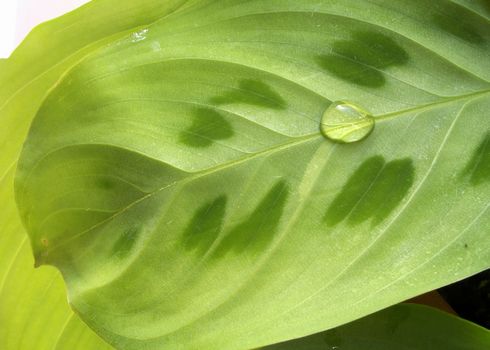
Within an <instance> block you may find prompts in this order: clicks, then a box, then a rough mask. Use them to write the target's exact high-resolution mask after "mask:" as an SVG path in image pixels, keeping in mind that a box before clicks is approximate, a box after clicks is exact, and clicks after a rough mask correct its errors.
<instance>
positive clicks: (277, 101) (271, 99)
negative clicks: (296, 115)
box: [210, 79, 286, 109]
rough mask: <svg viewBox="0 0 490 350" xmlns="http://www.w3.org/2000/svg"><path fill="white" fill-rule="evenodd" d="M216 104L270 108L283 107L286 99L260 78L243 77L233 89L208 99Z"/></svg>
mask: <svg viewBox="0 0 490 350" xmlns="http://www.w3.org/2000/svg"><path fill="white" fill-rule="evenodd" d="M210 102H211V103H214V104H217V105H229V104H234V103H244V104H249V105H254V106H259V107H265V108H272V109H285V108H286V101H284V99H283V98H282V97H281V96H280V95H279V94H278V93H277V92H276V91H274V89H273V88H272V87H271V86H269V85H268V84H266V83H264V82H262V81H260V80H252V79H244V80H242V81H240V83H239V87H238V89H234V90H231V91H228V92H226V93H224V94H223V95H221V96H216V97H213V98H211V99H210Z"/></svg>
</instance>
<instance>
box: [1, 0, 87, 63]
mask: <svg viewBox="0 0 490 350" xmlns="http://www.w3.org/2000/svg"><path fill="white" fill-rule="evenodd" d="M88 1H89V0H0V58H6V57H8V56H9V55H10V53H11V52H12V51H13V50H14V49H15V47H17V45H18V44H19V43H20V42H21V41H22V39H24V38H25V36H26V35H27V33H29V32H30V30H31V29H32V28H33V27H34V26H36V25H37V24H39V23H42V22H44V21H47V20H48V19H51V18H54V17H58V16H60V15H62V14H64V13H66V12H68V11H71V10H73V9H75V8H77V7H78V6H80V5H82V4H84V3H86V2H88Z"/></svg>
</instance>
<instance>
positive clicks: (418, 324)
mask: <svg viewBox="0 0 490 350" xmlns="http://www.w3.org/2000/svg"><path fill="white" fill-rule="evenodd" d="M489 347H490V331H488V330H487V329H485V328H482V327H479V326H476V325H474V324H472V323H470V322H467V321H464V320H462V319H460V318H457V317H454V316H452V315H449V314H447V313H444V312H441V311H439V310H436V309H432V308H429V307H426V306H421V305H415V304H401V305H396V306H393V307H391V308H389V309H386V310H383V311H380V312H377V313H375V314H373V315H370V316H367V317H365V318H362V319H360V320H357V321H355V322H352V323H349V324H347V325H344V326H341V327H339V328H336V329H332V330H329V331H326V332H323V333H318V334H314V335H311V336H308V337H305V338H301V339H297V340H292V341H289V342H286V343H281V344H276V345H271V346H268V347H265V348H263V350H336V349H338V350H340V349H342V350H360V349H362V350H392V349H400V350H433V349H445V350H484V349H488V348H489Z"/></svg>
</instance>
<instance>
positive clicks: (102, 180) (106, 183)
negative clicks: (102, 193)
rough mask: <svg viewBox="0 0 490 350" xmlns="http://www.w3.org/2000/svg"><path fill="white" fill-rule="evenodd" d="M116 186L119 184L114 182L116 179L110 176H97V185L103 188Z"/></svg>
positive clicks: (109, 188) (108, 188)
mask: <svg viewBox="0 0 490 350" xmlns="http://www.w3.org/2000/svg"><path fill="white" fill-rule="evenodd" d="M116 186H117V184H116V183H115V182H114V180H113V179H111V178H109V177H99V178H97V187H99V188H101V189H103V190H111V189H113V188H114V187H116Z"/></svg>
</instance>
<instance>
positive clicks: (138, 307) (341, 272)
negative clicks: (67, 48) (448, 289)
mask: <svg viewBox="0 0 490 350" xmlns="http://www.w3.org/2000/svg"><path fill="white" fill-rule="evenodd" d="M97 3H99V2H98V1H95V2H94V4H97ZM100 3H104V2H103V1H100ZM155 3H160V4H165V3H166V2H163V1H155ZM476 8H477V7H475V8H469V7H464V6H462V5H458V4H456V3H452V2H447V1H442V0H441V1H434V2H427V1H423V0H419V1H410V2H406V1H369V2H364V1H362V2H360V1H357V0H356V1H354V0H352V1H345V0H344V1H313V0H303V1H297V0H295V1H286V0H276V1H273V0H267V1H264V0H260V1H259V0H255V1H241V0H240V1H238V0H223V1H207V0H200V1H187V2H185V3H184V4H183V6H182V7H179V8H178V9H177V10H175V11H174V12H172V13H169V14H167V15H166V16H162V19H161V20H159V21H157V22H155V23H154V24H152V25H149V26H146V27H144V28H141V29H140V30H138V31H135V32H134V33H132V34H130V35H128V36H126V37H125V38H122V39H120V40H114V41H113V42H112V43H111V44H110V45H108V46H106V47H104V48H102V49H99V50H98V51H96V52H94V53H93V54H91V55H90V56H88V57H86V58H84V59H83V60H81V61H80V62H79V63H78V64H77V65H75V66H74V67H73V68H72V69H71V70H70V71H69V72H68V73H67V74H65V75H64V77H63V79H62V80H60V81H59V82H58V83H57V84H56V87H55V88H54V89H52V90H51V92H50V94H49V95H48V96H47V97H46V99H45V101H44V103H43V104H42V106H41V107H40V108H39V111H38V112H37V116H36V118H35V120H34V122H33V124H32V127H31V131H30V134H29V137H28V139H27V141H26V143H25V145H24V150H23V154H22V156H21V161H20V163H19V166H18V169H17V180H16V181H17V182H16V196H17V202H18V205H19V208H20V213H21V217H22V220H23V222H24V224H25V226H26V227H27V230H28V232H29V235H30V237H31V241H32V246H33V250H34V254H35V257H36V262H37V264H50V265H54V266H56V267H57V268H59V269H60V270H61V272H62V274H63V277H64V279H65V281H66V283H67V286H68V294H69V300H70V303H71V305H72V306H73V307H74V308H75V309H76V310H77V312H78V313H79V314H80V315H81V317H82V318H83V320H84V321H85V322H87V323H88V324H89V325H90V326H91V327H92V328H93V329H94V330H96V332H97V333H98V334H99V335H101V336H102V337H103V338H104V339H106V340H107V341H108V342H110V343H111V344H113V345H114V346H116V347H118V348H124V349H142V348H144V349H161V348H162V347H165V348H167V349H247V348H255V347H259V346H263V345H267V344H271V343H275V342H279V341H284V340H287V339H292V338H296V337H301V336H305V335H307V334H312V333H315V332H319V331H322V330H325V329H328V328H333V327H336V326H338V325H341V324H344V323H346V322H350V321H352V320H354V319H357V318H359V317H362V316H365V315H367V314H370V313H372V312H375V311H377V310H380V309H382V308H385V307H387V306H389V305H392V304H395V303H397V302H399V301H402V300H404V299H407V298H409V297H411V296H414V295H418V294H420V293H422V292H425V291H428V290H432V289H434V288H437V287H440V286H442V285H445V284H448V283H451V282H454V281H457V280H459V279H462V278H465V277H467V276H469V275H471V274H474V273H477V272H479V271H481V270H484V269H486V268H489V267H490V240H489V237H488V232H487V231H488V227H489V226H490V215H488V198H489V197H490V184H489V181H488V180H489V171H490V170H489V167H488V164H490V161H489V154H490V152H489V147H490V146H489V145H490V118H488V110H489V108H490V90H489V88H490V84H489V82H488V80H489V79H490V61H489V60H488V56H489V53H490V48H489V46H490V40H489V38H490V25H489V23H488V20H487V19H486V17H485V16H482V15H480V14H479V13H478V12H475V9H476ZM163 17H164V18H163ZM338 100H342V101H349V102H351V103H353V104H355V105H357V106H360V108H362V110H367V111H369V112H371V114H373V115H374V117H375V120H376V121H375V127H374V130H373V131H372V132H371V133H370V134H369V136H368V137H367V138H366V139H365V140H363V141H360V142H357V143H351V144H337V143H334V142H331V141H330V140H327V139H326V138H324V137H323V136H322V134H321V133H320V122H321V118H322V115H323V112H324V111H325V110H326V109H327V107H328V106H329V105H330V104H331V103H332V102H333V101H338Z"/></svg>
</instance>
